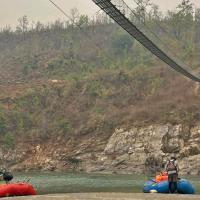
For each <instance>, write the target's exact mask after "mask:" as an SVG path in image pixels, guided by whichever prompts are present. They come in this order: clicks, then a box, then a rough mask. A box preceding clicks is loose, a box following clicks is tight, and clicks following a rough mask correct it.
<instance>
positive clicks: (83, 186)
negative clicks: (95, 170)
mask: <svg viewBox="0 0 200 200" xmlns="http://www.w3.org/2000/svg"><path fill="white" fill-rule="evenodd" d="M14 177H15V178H14V180H13V182H19V181H20V182H21V181H25V182H26V181H28V180H29V183H31V184H32V185H33V186H34V187H35V188H36V189H37V191H38V194H53V193H78V192H127V193H128V192H135V193H140V192H142V188H143V184H144V182H145V181H146V180H148V177H146V176H141V175H140V176H139V175H118V174H112V175H107V174H84V173H60V172H59V173H58V172H52V173H50V172H48V173H44V172H31V173H30V172H29V173H17V174H14ZM184 178H185V177H184ZM186 178H187V179H188V180H190V181H191V182H192V183H193V184H194V186H195V188H196V191H197V193H198V194H200V177H186Z"/></svg>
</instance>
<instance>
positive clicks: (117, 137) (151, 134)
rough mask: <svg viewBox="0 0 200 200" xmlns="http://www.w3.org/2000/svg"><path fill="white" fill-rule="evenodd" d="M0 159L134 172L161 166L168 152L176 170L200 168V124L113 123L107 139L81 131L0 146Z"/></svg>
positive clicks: (19, 164) (29, 166)
mask: <svg viewBox="0 0 200 200" xmlns="http://www.w3.org/2000/svg"><path fill="white" fill-rule="evenodd" d="M0 153H1V158H2V159H1V163H2V164H7V166H8V167H9V168H11V169H13V170H76V171H86V172H100V171H101V172H116V173H138V174H144V173H147V172H150V171H152V172H155V171H159V170H161V169H162V167H163V165H164V163H165V161H166V160H167V158H168V157H169V156H170V155H171V154H175V155H176V156H177V157H178V160H179V165H180V173H181V174H200V162H198V161H199V160H200V126H195V127H193V128H189V127H186V126H183V125H181V124H180V125H175V126H173V125H151V126H147V127H140V128H138V127H133V128H131V129H129V130H125V129H123V128H120V129H116V130H115V132H114V133H113V135H112V136H111V137H110V138H109V139H105V138H104V139H103V138H100V137H99V136H90V135H86V136H84V137H81V138H79V139H75V138H68V139H65V140H63V138H56V139H54V140H48V141H46V142H43V143H38V144H37V145H33V144H32V145H31V144H30V143H29V144H25V143H23V144H19V145H18V147H17V149H15V150H12V151H7V152H5V151H3V150H1V152H0Z"/></svg>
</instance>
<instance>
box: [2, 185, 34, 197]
mask: <svg viewBox="0 0 200 200" xmlns="http://www.w3.org/2000/svg"><path fill="white" fill-rule="evenodd" d="M27 195H36V190H35V189H34V188H33V186H32V185H30V184H27V183H11V184H1V185H0V197H10V196H27Z"/></svg>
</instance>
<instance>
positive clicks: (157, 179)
mask: <svg viewBox="0 0 200 200" xmlns="http://www.w3.org/2000/svg"><path fill="white" fill-rule="evenodd" d="M166 180H168V175H167V174H166V175H163V174H160V175H157V176H156V183H160V182H162V181H166Z"/></svg>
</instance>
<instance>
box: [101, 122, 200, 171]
mask: <svg viewBox="0 0 200 200" xmlns="http://www.w3.org/2000/svg"><path fill="white" fill-rule="evenodd" d="M172 154H173V155H175V156H177V157H178V159H179V163H180V173H182V174H199V173H200V164H199V162H198V161H199V160H200V127H199V126H196V127H194V128H192V129H189V127H185V126H183V125H176V126H172V125H152V126H148V127H145V128H143V127H142V128H136V127H134V128H132V129H130V130H124V129H116V131H115V133H114V134H113V135H112V136H111V137H110V139H109V141H108V143H107V145H106V147H105V149H104V152H103V154H102V158H103V162H102V165H103V166H105V169H107V170H111V171H118V172H134V173H147V172H152V171H153V172H155V171H160V170H162V169H163V167H164V165H165V163H166V160H167V159H168V158H169V157H170V156H171V155H172ZM100 160H101V158H100Z"/></svg>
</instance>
